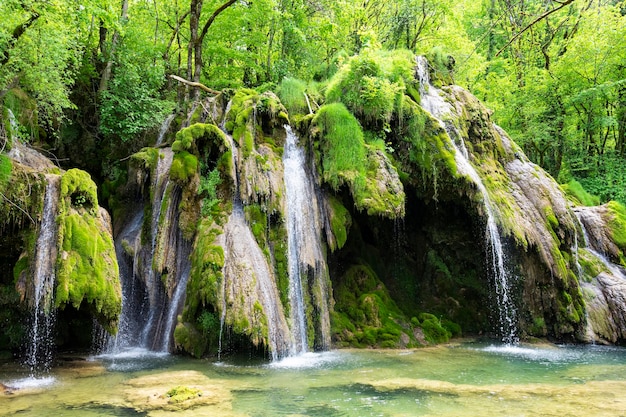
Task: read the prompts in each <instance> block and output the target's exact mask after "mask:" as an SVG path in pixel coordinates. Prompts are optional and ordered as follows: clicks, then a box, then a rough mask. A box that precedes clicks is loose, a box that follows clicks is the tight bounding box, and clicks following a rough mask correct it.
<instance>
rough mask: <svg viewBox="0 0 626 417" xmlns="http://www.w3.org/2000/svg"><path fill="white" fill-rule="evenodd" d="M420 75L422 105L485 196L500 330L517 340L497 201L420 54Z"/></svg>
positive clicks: (459, 168) (505, 339)
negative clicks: (493, 200) (431, 80)
mask: <svg viewBox="0 0 626 417" xmlns="http://www.w3.org/2000/svg"><path fill="white" fill-rule="evenodd" d="M417 76H418V79H419V81H420V99H421V101H420V105H421V106H422V108H424V110H426V111H428V112H429V113H430V114H431V115H432V116H433V117H434V118H435V119H437V120H438V121H439V123H440V124H441V126H442V127H443V129H444V130H445V131H446V132H447V133H448V136H449V137H450V143H451V144H452V146H453V147H454V150H455V153H454V155H455V156H454V159H455V162H456V165H457V171H458V172H459V173H460V174H461V175H464V176H466V177H468V178H469V179H470V180H471V181H472V182H473V183H474V184H475V185H476V188H477V189H478V191H479V192H480V194H481V196H482V199H483V207H484V211H485V214H486V216H487V224H486V228H485V240H486V242H487V245H488V246H489V247H490V251H491V253H490V259H491V268H492V273H493V275H494V284H495V296H496V304H497V308H498V319H499V323H498V327H499V329H498V330H499V333H500V336H501V337H502V341H503V342H505V343H508V344H510V343H516V342H517V341H518V340H519V339H518V337H517V309H516V307H515V304H514V302H513V299H512V297H511V284H512V283H511V277H510V276H509V272H508V270H507V268H506V259H505V254H504V248H503V246H502V240H501V238H500V231H499V230H498V225H497V223H496V217H495V211H494V205H493V203H492V201H491V198H490V197H489V192H488V191H487V189H486V188H485V185H484V184H483V181H482V179H481V178H480V176H479V175H478V172H477V171H476V169H475V168H474V167H473V166H472V164H471V163H470V161H469V153H468V151H467V148H466V146H465V143H464V142H463V137H462V135H461V134H460V132H459V131H458V129H457V128H456V127H455V126H454V123H453V122H452V121H451V120H450V117H451V116H452V113H453V111H452V106H451V105H450V104H449V103H447V102H446V101H445V100H444V99H443V97H441V95H440V94H439V91H438V90H437V88H436V87H434V86H433V85H432V84H431V83H430V75H429V71H428V61H426V59H425V58H424V57H422V56H419V57H417ZM457 142H458V143H457Z"/></svg>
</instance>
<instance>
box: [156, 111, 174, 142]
mask: <svg viewBox="0 0 626 417" xmlns="http://www.w3.org/2000/svg"><path fill="white" fill-rule="evenodd" d="M175 117H176V114H175V113H172V114H170V115H169V116H167V118H166V119H165V120H164V121H163V124H162V125H161V128H160V129H159V136H157V140H156V143H155V146H159V145H161V144H162V143H163V140H164V139H165V134H166V133H167V131H168V130H169V129H170V125H171V124H172V121H173V120H174V118H175Z"/></svg>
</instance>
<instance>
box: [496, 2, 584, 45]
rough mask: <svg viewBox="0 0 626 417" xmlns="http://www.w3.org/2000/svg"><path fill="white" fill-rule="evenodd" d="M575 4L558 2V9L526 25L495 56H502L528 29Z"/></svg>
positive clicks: (548, 11)
mask: <svg viewBox="0 0 626 417" xmlns="http://www.w3.org/2000/svg"><path fill="white" fill-rule="evenodd" d="M573 2H574V0H564V1H556V3H558V4H559V6H558V7H555V8H554V9H550V10H547V11H545V12H543V13H542V14H541V15H539V17H537V18H536V19H535V20H533V21H532V22H530V23H529V24H528V25H526V27H524V29H522V30H520V31H519V32H517V34H515V36H513V37H512V38H511V39H510V40H509V41H508V42H507V43H506V45H504V46H503V47H502V48H500V50H499V51H498V52H497V53H496V55H495V56H500V54H501V53H502V52H503V51H504V50H505V49H506V48H508V47H509V46H510V45H511V44H512V43H513V42H514V41H515V40H516V39H517V38H519V37H520V36H522V35H523V34H524V32H526V31H527V30H528V29H530V28H531V27H533V26H534V25H535V24H536V23H538V22H540V21H542V20H543V19H545V18H546V17H548V16H550V15H551V14H552V13H554V12H557V11H559V10H561V9H562V8H563V7H565V6H567V5H569V4H572V3H573Z"/></svg>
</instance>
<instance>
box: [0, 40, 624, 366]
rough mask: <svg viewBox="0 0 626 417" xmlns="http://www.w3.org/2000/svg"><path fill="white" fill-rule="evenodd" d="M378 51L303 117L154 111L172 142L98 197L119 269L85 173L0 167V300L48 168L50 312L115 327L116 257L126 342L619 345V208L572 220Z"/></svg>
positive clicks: (471, 106)
mask: <svg viewBox="0 0 626 417" xmlns="http://www.w3.org/2000/svg"><path fill="white" fill-rule="evenodd" d="M389 54H391V53H387V52H384V53H383V52H380V53H379V55H377V54H376V53H374V52H371V51H369V52H364V54H363V55H362V56H358V57H352V58H350V59H349V60H348V61H347V63H346V66H345V67H344V68H343V69H342V70H341V71H340V72H339V73H338V74H337V76H336V77H337V78H336V79H334V80H333V81H332V82H331V84H330V85H329V92H328V94H327V97H326V100H327V102H326V103H325V104H324V105H323V106H321V107H320V108H318V109H317V111H316V113H315V114H312V115H296V114H293V115H288V114H287V112H286V110H285V108H284V107H283V106H282V104H281V103H280V100H279V99H278V97H277V96H276V95H274V94H273V93H263V94H258V93H257V92H255V91H253V90H248V89H241V90H239V91H237V92H232V91H224V92H223V93H222V94H220V95H218V96H217V97H214V98H211V99H209V100H207V102H206V103H203V105H196V106H193V107H192V111H191V112H190V114H189V115H188V116H187V117H186V118H184V119H185V120H182V119H180V118H179V119H174V120H176V122H175V124H173V125H170V124H169V123H170V122H171V123H174V122H172V119H173V118H169V119H168V129H169V130H175V129H172V128H171V126H174V125H176V124H178V125H179V126H181V127H182V128H181V129H179V130H178V132H177V133H176V137H175V140H174V141H164V142H163V143H161V142H160V141H161V139H159V144H158V147H152V148H144V149H142V150H141V151H140V152H137V153H136V154H134V155H133V156H132V157H131V158H130V162H129V168H128V183H127V184H126V185H124V186H121V187H119V188H118V189H117V191H116V194H115V195H114V198H113V199H112V200H111V202H110V204H111V206H112V207H114V208H115V209H116V210H115V211H114V227H113V229H114V230H115V235H116V250H117V256H115V254H114V253H113V249H112V248H113V243H112V241H111V237H110V236H111V225H110V220H109V219H108V215H107V214H106V212H104V211H103V210H102V209H101V208H100V207H99V205H98V202H97V196H96V190H95V185H94V184H93V182H92V181H91V179H90V178H88V176H87V175H86V174H85V173H84V172H82V171H78V170H69V171H67V172H61V171H60V170H58V169H56V168H54V166H52V165H51V163H49V161H48V160H47V159H45V158H43V157H41V156H40V155H38V154H36V153H33V151H32V150H29V149H28V148H22V147H20V146H14V147H13V149H12V151H11V152H12V153H11V154H9V156H5V155H0V163H1V164H2V165H1V167H2V170H0V174H2V176H0V191H2V192H3V194H4V196H5V198H4V199H3V200H1V201H0V208H2V211H1V212H0V213H1V214H0V225H1V227H2V230H3V241H2V242H0V249H2V250H0V260H1V263H2V265H3V269H2V270H0V274H1V277H2V285H3V287H4V288H7V289H8V288H10V289H11V294H10V297H13V298H12V299H10V300H9V301H8V302H6V303H5V304H3V306H4V307H2V308H4V309H5V311H7V312H8V313H7V314H10V315H14V316H17V315H19V314H21V313H20V311H19V309H15V308H14V304H15V302H16V300H17V299H19V297H20V295H21V296H22V298H26V299H28V298H30V297H31V296H30V292H29V291H30V290H29V288H30V286H31V281H32V280H29V276H30V275H29V274H30V271H31V269H32V268H31V265H32V262H33V261H32V259H33V251H34V248H33V243H32V242H34V241H35V239H34V237H35V236H36V234H37V232H36V224H37V223H38V222H39V219H41V218H42V210H43V195H44V191H45V188H46V187H45V185H46V179H45V175H44V174H43V173H47V174H48V175H57V176H59V178H60V191H59V213H58V217H57V220H58V224H59V232H58V233H59V238H58V240H59V244H58V258H57V262H56V267H57V269H58V270H57V271H56V273H57V277H58V279H57V286H56V298H55V300H56V301H55V302H56V305H57V306H58V307H63V306H71V307H72V308H74V309H80V310H85V311H89V312H90V313H92V314H94V315H95V316H96V318H98V319H99V321H100V322H101V323H102V324H104V326H105V327H107V328H108V329H109V330H112V331H114V329H115V326H116V324H117V323H116V322H117V317H118V316H119V315H120V298H121V295H120V287H119V282H118V278H117V272H116V271H117V269H118V263H119V269H120V271H121V273H122V276H123V277H124V279H126V280H127V281H125V283H124V285H123V289H124V292H123V299H124V303H125V304H124V307H123V309H122V314H121V322H120V326H119V329H120V335H122V336H124V337H126V336H128V337H127V338H126V339H124V337H122V339H124V340H126V342H125V343H126V345H127V346H131V345H141V346H144V347H147V348H150V349H154V350H164V351H165V350H170V351H171V350H173V349H178V350H181V351H184V352H187V353H190V354H192V355H195V356H203V355H208V354H218V355H220V354H222V353H225V352H228V351H233V350H252V351H257V352H260V353H261V354H262V355H265V356H268V357H271V358H273V359H278V358H281V357H284V356H288V355H292V354H298V353H302V352H305V351H307V350H314V349H327V348H329V347H330V346H332V345H335V346H361V347H365V346H373V347H411V346H419V345H423V344H428V343H439V342H442V341H446V340H448V338H450V337H451V336H454V335H460V334H462V333H466V334H487V335H491V336H495V337H500V338H505V339H506V340H507V341H514V340H515V339H516V338H525V337H531V336H539V337H548V338H551V339H555V340H560V341H581V342H589V341H599V342H607V343H623V342H624V341H625V340H626V319H625V317H626V284H625V283H626V278H625V277H624V269H623V267H624V266H625V265H626V257H625V255H624V253H625V250H626V235H625V234H624V230H626V209H624V207H623V206H621V205H620V204H617V203H614V202H611V203H608V204H606V205H604V206H598V207H575V206H574V205H573V203H572V202H570V201H569V200H568V198H567V196H566V195H565V193H564V192H563V190H562V189H561V187H560V186H559V185H558V184H557V183H556V181H554V179H553V178H551V177H550V176H549V175H548V174H547V173H545V172H544V171H543V170H542V169H541V168H539V167H538V166H537V165H535V164H533V163H532V162H530V161H529V160H528V158H527V157H526V156H525V155H524V154H523V152H522V151H521V149H520V148H519V147H518V146H517V145H516V144H515V143H514V142H513V141H512V140H511V139H510V138H509V137H508V135H507V134H506V132H504V131H503V130H502V129H500V128H499V127H498V126H496V125H495V124H493V122H492V121H491V116H490V113H489V111H488V110H487V109H486V108H484V106H482V104H481V103H480V102H479V101H478V100H477V99H476V98H475V97H474V96H472V95H471V94H470V93H469V92H467V91H466V90H464V89H462V88H460V87H458V86H453V85H443V86H441V84H445V80H438V81H437V82H436V83H435V84H437V85H438V86H440V87H435V86H433V84H432V83H431V81H430V74H431V72H432V71H430V70H431V69H432V68H430V67H429V64H428V63H427V61H426V60H424V59H422V58H419V59H418V60H417V61H415V59H414V58H413V57H410V56H408V55H407V54H406V53H398V54H397V55H394V56H391V55H389ZM416 63H417V65H416ZM364 89H365V90H364ZM301 108H304V109H306V108H308V106H301ZM290 121H291V122H292V124H293V126H294V129H293V130H292V128H291V127H290V125H289V123H290ZM294 131H297V132H298V133H297V135H296V134H295V133H294ZM5 172H9V174H8V175H5V174H4V173H5ZM12 203H14V204H12ZM5 237H6V239H5ZM116 258H117V259H116ZM6 265H10V268H6V267H5V266H6ZM13 266H14V267H13ZM31 275H32V274H31ZM14 276H15V280H16V282H17V291H13V290H12V288H13V280H14ZM85 277H95V278H93V279H92V278H90V279H89V280H88V279H86V278H85ZM10 297H9V298H10ZM133 303H134V305H136V306H137V308H136V309H135V308H134V307H133V308H130V307H128V306H130V305H133ZM503 303H506V305H505V306H504V308H503V306H502V304H503ZM131 311H132V313H130V312H131ZM503 315H507V317H506V320H508V322H509V323H508V326H506V327H507V328H505V326H503V324H502V323H503V317H502V316H503ZM493 323H498V325H495V326H494V324H493ZM14 333H15V332H14V331H13V330H12V329H5V333H4V334H5V335H6V336H3V337H5V339H6V340H3V343H5V344H9V343H12V338H15V337H17V336H16V335H14ZM172 333H173V335H172ZM172 336H173V340H172ZM9 339H11V340H9ZM118 339H119V338H118ZM122 345H123V343H122Z"/></svg>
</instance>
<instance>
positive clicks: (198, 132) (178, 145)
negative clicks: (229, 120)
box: [172, 123, 229, 155]
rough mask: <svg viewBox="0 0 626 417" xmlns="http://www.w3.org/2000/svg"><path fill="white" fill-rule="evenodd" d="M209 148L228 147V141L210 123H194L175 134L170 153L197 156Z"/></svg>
mask: <svg viewBox="0 0 626 417" xmlns="http://www.w3.org/2000/svg"><path fill="white" fill-rule="evenodd" d="M209 146H218V147H228V146H229V144H228V140H227V138H226V136H225V135H224V132H222V130H221V129H220V128H219V127H217V126H215V125H214V124H211V123H208V124H207V123H195V124H192V125H191V126H189V127H186V128H184V129H181V130H179V131H178V132H177V133H176V140H175V141H174V143H172V151H174V152H182V151H188V152H190V153H193V154H196V155H199V154H200V152H203V151H205V150H206V148H207V147H209Z"/></svg>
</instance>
